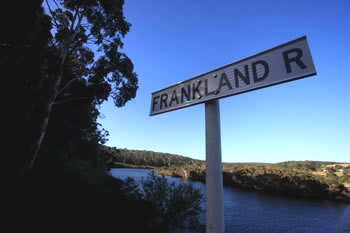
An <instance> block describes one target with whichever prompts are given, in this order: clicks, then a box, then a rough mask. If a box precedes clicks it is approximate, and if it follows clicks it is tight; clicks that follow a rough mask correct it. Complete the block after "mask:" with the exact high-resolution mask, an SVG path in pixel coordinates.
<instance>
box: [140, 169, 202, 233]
mask: <svg viewBox="0 0 350 233" xmlns="http://www.w3.org/2000/svg"><path fill="white" fill-rule="evenodd" d="M142 188H143V195H144V199H145V200H147V201H150V202H152V203H153V204H154V205H155V208H156V211H157V216H156V218H155V219H154V223H153V224H154V226H155V227H156V228H157V229H158V230H159V232H163V233H165V232H169V233H176V232H204V229H205V227H204V225H203V224H201V223H200V222H199V215H200V214H201V213H202V212H203V210H202V208H201V202H202V199H203V195H202V193H201V191H200V190H199V189H196V188H194V187H193V186H192V185H191V184H190V183H188V184H176V183H175V182H172V183H168V181H167V179H166V178H165V177H164V176H158V175H156V174H155V173H154V172H153V171H152V172H151V173H150V174H149V176H148V178H147V179H146V180H142Z"/></svg>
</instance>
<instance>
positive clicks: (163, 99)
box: [160, 93, 168, 109]
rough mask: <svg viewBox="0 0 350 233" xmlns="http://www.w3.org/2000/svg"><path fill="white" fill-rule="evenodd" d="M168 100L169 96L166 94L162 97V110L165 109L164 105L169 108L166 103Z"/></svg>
mask: <svg viewBox="0 0 350 233" xmlns="http://www.w3.org/2000/svg"><path fill="white" fill-rule="evenodd" d="M167 100H168V94H166V93H164V94H162V95H161V96H160V109H162V108H163V104H164V105H165V108H167V107H168V104H167V103H166V102H167Z"/></svg>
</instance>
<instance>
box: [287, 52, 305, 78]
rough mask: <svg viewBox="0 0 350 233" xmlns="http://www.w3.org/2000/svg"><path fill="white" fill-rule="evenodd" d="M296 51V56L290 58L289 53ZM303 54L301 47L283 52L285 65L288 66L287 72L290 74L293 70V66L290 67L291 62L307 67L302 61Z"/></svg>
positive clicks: (303, 67) (302, 67)
mask: <svg viewBox="0 0 350 233" xmlns="http://www.w3.org/2000/svg"><path fill="white" fill-rule="evenodd" d="M291 53H296V56H295V57H291V58H289V54H291ZM302 56H303V50H301V49H299V48H294V49H290V50H287V51H285V52H283V60H284V65H285V67H286V72H287V73H288V74H289V73H291V72H292V68H291V67H290V63H292V62H295V63H297V65H298V66H299V67H300V68H301V69H306V65H305V64H304V63H303V62H302V61H301V59H300V58H301V57H302Z"/></svg>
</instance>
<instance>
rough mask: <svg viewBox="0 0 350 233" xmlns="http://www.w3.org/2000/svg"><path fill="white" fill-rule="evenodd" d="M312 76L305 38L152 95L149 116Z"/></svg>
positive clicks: (308, 50) (311, 66)
mask: <svg viewBox="0 0 350 233" xmlns="http://www.w3.org/2000/svg"><path fill="white" fill-rule="evenodd" d="M312 75H316V70H315V67H314V64H313V61H312V57H311V53H310V49H309V46H308V44H307V41H306V37H305V36H304V37H301V38H298V39H296V40H293V41H290V42H287V43H285V44H282V45H279V46H277V47H274V48H272V49H269V50H266V51H264V52H261V53H258V54H256V55H253V56H250V57H247V58H244V59H242V60H239V61H236V62H234V63H231V64H229V65H226V66H223V67H220V68H217V69H215V70H212V71H209V72H207V73H204V74H201V75H199V76H196V77H194V78H191V79H188V80H186V81H183V82H180V83H178V84H175V85H172V86H170V87H168V88H164V89H162V90H159V91H156V92H154V93H152V103H151V111H150V115H151V116H153V115H156V114H160V113H164V112H169V111H173V110H176V109H179V108H184V107H188V106H191V105H195V104H199V103H203V102H205V101H208V100H212V99H218V98H223V97H227V96H231V95H237V94H241V93H244V92H248V91H253V90H256V89H260V88H264V87H269V86H272V85H277V84H280V83H284V82H289V81H293V80H297V79H301V78H305V77H309V76H312Z"/></svg>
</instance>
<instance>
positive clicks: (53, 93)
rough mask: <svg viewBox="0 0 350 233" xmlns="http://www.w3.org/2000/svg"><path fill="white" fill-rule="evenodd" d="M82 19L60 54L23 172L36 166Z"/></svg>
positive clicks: (80, 17)
mask: <svg viewBox="0 0 350 233" xmlns="http://www.w3.org/2000/svg"><path fill="white" fill-rule="evenodd" d="M77 14H78V11H77ZM75 17H76V16H75ZM81 20H82V16H79V20H78V23H77V25H76V27H75V28H74V30H72V34H71V35H70V36H69V37H68V38H67V40H66V42H65V43H64V46H63V47H62V49H61V52H60V56H59V58H60V63H59V66H58V72H57V76H56V77H55V78H54V79H53V84H52V86H51V88H50V93H49V96H48V98H47V102H46V104H45V109H44V114H43V116H42V121H41V124H40V128H39V133H38V136H37V138H35V141H34V143H33V149H32V150H31V152H30V153H31V155H30V160H29V162H28V165H27V166H26V168H25V169H24V171H23V173H26V172H27V171H29V170H30V169H31V168H32V167H33V166H34V163H35V161H36V159H37V157H38V154H39V151H40V147H41V144H42V142H43V139H44V137H45V134H46V131H47V126H48V123H49V119H50V116H51V112H52V108H53V105H54V103H55V99H56V97H57V96H58V95H59V93H60V90H59V88H60V85H61V81H62V76H63V69H64V65H65V62H66V59H67V57H69V53H68V49H69V47H70V46H71V44H72V43H73V41H74V39H75V37H76V36H77V33H78V28H79V26H80V23H81ZM74 21H75V19H74ZM74 21H73V22H72V26H71V29H73V26H74ZM40 85H41V84H39V86H40Z"/></svg>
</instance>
